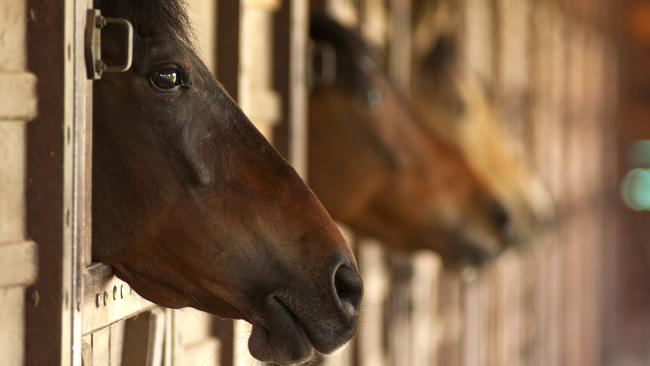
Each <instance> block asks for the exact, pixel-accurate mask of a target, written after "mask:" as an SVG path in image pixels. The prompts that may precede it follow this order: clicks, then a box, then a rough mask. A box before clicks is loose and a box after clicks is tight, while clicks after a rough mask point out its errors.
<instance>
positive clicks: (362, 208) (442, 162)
mask: <svg viewBox="0 0 650 366" xmlns="http://www.w3.org/2000/svg"><path fill="white" fill-rule="evenodd" d="M310 37H311V40H312V42H313V45H314V47H313V48H314V51H313V54H314V57H313V58H314V61H313V69H314V72H313V74H314V77H313V82H312V84H313V90H312V92H311V93H310V96H309V131H308V136H309V144H308V146H309V154H308V155H309V174H308V183H309V184H310V185H311V187H312V188H313V189H314V192H316V195H317V196H318V197H319V198H320V200H321V201H322V202H323V204H324V205H325V207H326V208H327V209H328V210H329V211H330V213H331V214H332V216H333V217H334V218H335V219H336V220H338V221H340V222H342V223H344V224H346V225H347V226H349V227H350V228H351V229H352V230H353V231H355V232H357V233H359V234H360V235H362V236H370V237H374V238H376V239H379V241H380V242H381V243H383V244H384V245H385V246H387V247H388V248H392V249H396V250H398V251H402V252H411V251H414V250H419V249H429V250H435V251H436V252H438V253H439V254H440V255H441V257H442V259H443V263H444V264H445V265H446V266H448V267H451V268H455V267H464V266H482V265H483V264H485V263H488V262H489V261H490V260H491V259H493V258H495V257H496V256H497V255H498V254H499V253H501V252H502V251H503V250H504V249H505V248H507V247H508V245H509V220H510V217H509V213H508V212H507V211H506V210H505V209H504V208H503V205H502V204H501V203H500V202H499V201H498V200H497V199H496V198H495V196H494V194H493V193H492V192H491V191H490V190H489V189H488V188H487V187H486V185H485V184H484V182H483V181H482V180H481V179H480V178H479V177H478V176H477V175H476V174H475V173H474V172H473V171H472V169H471V168H470V166H469V165H468V163H467V161H466V160H465V158H464V157H463V156H462V154H461V152H460V151H459V150H458V149H457V148H455V147H454V146H452V145H451V144H449V143H447V142H445V141H444V140H443V139H442V138H440V137H439V136H438V135H437V134H436V133H434V132H432V131H429V130H427V129H426V128H424V127H423V126H422V123H423V122H422V121H421V119H422V118H421V116H419V114H418V111H417V110H416V109H415V108H413V106H412V105H411V104H410V102H409V101H408V100H407V99H406V98H404V96H402V95H401V94H400V92H399V91H397V89H396V88H395V87H394V86H393V85H392V84H391V83H390V82H389V80H388V77H387V76H386V75H385V73H384V72H383V71H382V69H381V67H380V65H379V63H378V62H377V61H376V59H377V58H376V55H375V54H373V52H372V50H370V48H369V47H368V46H367V44H366V43H364V42H363V40H362V39H361V38H360V37H359V36H358V35H357V34H355V33H354V32H353V31H351V30H349V29H346V28H344V27H343V26H341V25H340V24H339V23H337V22H336V21H335V20H333V19H332V18H330V17H329V16H327V15H324V14H323V13H314V14H313V15H312V17H311V22H310Z"/></svg>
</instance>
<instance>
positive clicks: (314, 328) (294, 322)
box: [248, 294, 358, 364]
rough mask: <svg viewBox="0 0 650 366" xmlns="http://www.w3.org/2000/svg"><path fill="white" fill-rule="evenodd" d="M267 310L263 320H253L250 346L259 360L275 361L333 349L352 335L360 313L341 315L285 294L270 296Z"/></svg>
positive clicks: (296, 359) (302, 359) (304, 357)
mask: <svg viewBox="0 0 650 366" xmlns="http://www.w3.org/2000/svg"><path fill="white" fill-rule="evenodd" d="M307 309H309V310H307ZM305 311H309V312H308V313H306V312H305ZM265 313H266V317H265V318H264V319H263V321H260V322H257V323H256V322H254V323H253V332H252V333H251V336H250V338H249V340H248V348H249V350H250V352H251V354H252V355H253V356H254V357H255V358H257V359H258V360H260V361H265V362H272V363H276V364H296V363H301V362H305V361H308V360H309V359H311V358H313V357H314V356H315V354H316V352H318V353H324V354H326V353H330V352H332V351H334V350H335V349H337V348H338V347H340V346H341V345H343V344H345V343H346V342H347V341H349V340H350V339H351V338H352V336H353V335H354V332H355V330H356V327H357V322H358V319H357V316H354V317H352V318H347V319H343V318H338V317H337V316H334V315H333V313H332V312H330V311H326V309H324V308H321V307H320V306H318V305H316V306H310V305H308V304H304V303H303V304H298V303H295V302H294V301H292V298H291V297H290V296H283V294H276V295H272V296H270V297H269V298H267V301H266V311H265Z"/></svg>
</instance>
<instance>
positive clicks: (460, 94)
mask: <svg viewBox="0 0 650 366" xmlns="http://www.w3.org/2000/svg"><path fill="white" fill-rule="evenodd" d="M414 14H416V20H415V28H414V42H413V43H414V57H413V60H414V61H413V62H414V66H413V83H412V97H413V98H412V99H413V101H414V103H415V104H416V105H417V107H418V110H419V111H420V112H421V113H422V114H423V115H424V116H425V121H426V124H425V125H426V128H427V129H429V130H430V131H431V133H435V134H437V135H439V136H443V137H444V138H445V140H446V141H448V142H450V143H452V144H453V145H455V146H457V147H458V148H459V149H460V150H461V151H462V153H463V155H464V156H465V158H466V159H467V161H468V162H469V163H470V165H471V167H472V169H473V170H475V171H476V172H477V173H478V174H479V175H480V176H481V177H482V178H483V179H484V180H485V181H486V182H487V184H489V187H490V189H491V190H492V191H493V192H495V193H496V194H497V196H498V198H499V201H500V202H502V203H503V204H504V205H505V207H506V209H507V210H508V211H509V212H510V213H512V217H511V218H512V226H511V230H512V236H513V240H514V241H516V242H518V243H524V242H527V241H529V239H531V238H532V237H533V236H534V235H535V234H536V233H538V232H539V231H540V229H541V228H544V227H545V226H547V224H548V223H550V222H551V218H552V216H553V207H552V203H551V199H550V196H549V194H548V192H547V190H546V188H545V186H544V184H543V183H542V181H541V179H540V177H539V176H538V174H537V173H536V171H535V169H534V168H533V167H532V166H531V165H530V164H529V162H527V160H526V158H525V154H524V152H523V149H522V148H521V147H520V145H521V144H519V143H518V141H517V140H516V139H515V138H514V136H512V134H511V133H510V131H508V129H507V126H506V124H505V123H504V122H505V121H504V120H503V119H502V118H500V116H499V115H498V113H497V111H496V108H495V103H494V101H493V100H492V98H491V96H490V93H489V92H488V90H487V89H486V86H485V85H484V84H483V83H481V81H480V80H479V78H478V76H477V75H476V74H474V73H473V72H471V71H469V68H468V67H467V65H465V64H464V63H463V61H464V60H463V59H462V56H461V49H460V48H461V46H460V44H461V43H460V42H461V39H460V37H461V32H460V30H459V24H461V22H460V20H459V18H460V9H459V8H457V7H456V8H455V7H454V3H453V2H452V3H448V2H445V1H426V2H424V1H419V2H417V4H416V7H415V12H414Z"/></svg>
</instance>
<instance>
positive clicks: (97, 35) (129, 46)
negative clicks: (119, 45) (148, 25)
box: [86, 9, 133, 80]
mask: <svg viewBox="0 0 650 366" xmlns="http://www.w3.org/2000/svg"><path fill="white" fill-rule="evenodd" d="M107 26H115V27H120V28H122V31H123V32H122V33H123V34H124V36H125V39H124V43H123V52H122V53H123V54H124V60H123V62H122V63H121V64H118V65H109V64H107V63H106V62H105V61H104V60H103V59H102V29H103V28H104V27H107ZM132 61H133V26H132V25H131V22H129V21H128V20H126V19H121V18H106V17H103V16H102V15H101V13H100V11H99V10H98V9H89V10H88V15H87V17H86V69H87V70H88V79H91V80H98V79H101V77H102V74H103V73H105V72H125V71H128V70H129V69H130V68H131V62H132Z"/></svg>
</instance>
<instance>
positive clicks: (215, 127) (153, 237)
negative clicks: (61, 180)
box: [93, 0, 362, 363]
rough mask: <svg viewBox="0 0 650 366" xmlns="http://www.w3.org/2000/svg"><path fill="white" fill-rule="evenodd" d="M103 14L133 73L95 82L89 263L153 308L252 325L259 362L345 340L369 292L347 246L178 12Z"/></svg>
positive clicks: (173, 6) (112, 0) (120, 0)
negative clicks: (120, 26) (116, 27)
mask: <svg viewBox="0 0 650 366" xmlns="http://www.w3.org/2000/svg"><path fill="white" fill-rule="evenodd" d="M102 11H103V13H104V14H105V15H106V16H111V17H120V18H125V19H128V20H129V21H131V22H132V23H133V25H134V28H135V37H134V38H135V39H134V59H133V67H132V68H131V70H130V71H129V72H127V73H123V74H109V75H106V76H105V77H104V79H102V80H100V81H98V82H96V83H95V85H94V106H93V108H94V112H95V118H94V140H93V143H94V151H93V161H94V167H93V185H94V191H93V196H94V199H93V233H94V235H93V256H94V259H96V260H98V261H101V262H104V263H106V264H109V265H111V266H113V268H114V269H115V272H116V274H117V276H119V277H120V278H122V279H124V280H125V281H127V282H128V283H129V284H130V285H131V286H132V287H133V288H134V289H135V290H136V291H137V292H138V293H139V294H141V295H142V296H144V297H145V298H147V299H149V300H151V301H153V302H155V303H158V304H160V305H163V306H167V307H171V308H180V307H187V306H191V307H194V308H197V309H200V310H203V311H206V312H209V313H213V314H216V315H218V316H221V317H227V318H241V319H244V320H246V321H248V322H250V323H252V325H253V331H252V334H251V336H250V339H249V349H250V351H251V353H252V354H253V356H255V357H256V358H258V359H260V360H263V361H269V362H274V363H289V362H299V361H303V360H306V359H308V358H309V357H311V356H312V354H313V352H314V349H315V350H317V351H319V352H324V353H326V352H331V351H333V350H334V349H336V348H337V347H339V346H341V345H342V344H344V343H345V342H347V341H348V340H349V339H351V337H352V336H353V333H354V331H355V328H356V325H357V317H358V306H359V302H360V299H361V293H362V284H361V280H360V278H359V275H358V274H357V270H356V264H355V260H354V257H353V255H352V253H351V251H350V248H349V247H348V244H347V243H346V241H345V240H344V239H343V237H342V236H341V234H340V232H339V230H338V229H337V227H336V225H335V224H334V222H333V221H332V219H331V218H330V216H329V215H328V213H327V212H326V211H325V209H324V208H323V207H322V205H321V204H320V203H319V201H318V200H317V198H316V197H315V196H314V194H313V193H312V192H311V191H310V189H309V188H308V187H307V186H306V185H305V184H304V183H303V182H302V181H301V179H300V178H299V177H298V175H297V174H296V173H295V172H294V170H293V169H292V168H291V167H290V166H289V165H288V164H287V163H286V162H285V161H284V160H283V159H282V158H281V157H280V156H279V154H278V153H277V152H276V151H275V150H274V149H273V148H272V147H271V146H270V145H269V143H268V142H267V141H266V140H265V139H264V138H263V137H262V135H261V134H260V133H259V132H258V131H257V130H256V129H255V128H254V127H253V125H252V124H251V122H250V121H249V120H248V119H247V118H246V116H245V115H244V114H243V113H242V112H241V110H240V109H239V108H238V107H237V105H236V104H235V103H234V102H233V100H232V99H231V98H230V97H229V96H228V94H227V93H226V92H225V90H224V89H223V87H221V85H219V84H218V82H217V81H216V80H215V79H214V77H213V76H212V75H211V74H210V72H209V71H208V69H207V68H206V66H205V65H204V64H203V62H202V61H201V60H200V59H199V58H198V57H197V54H196V53H195V51H194V49H193V46H192V41H191V38H190V37H189V36H188V34H190V30H189V25H188V20H187V16H186V13H185V9H184V7H183V6H182V4H181V3H180V1H179V0H105V1H103V4H102ZM105 41H106V42H109V43H108V44H107V45H106V47H105V48H106V50H105V51H106V54H107V57H110V56H111V53H112V54H113V57H117V55H116V54H115V47H113V46H114V45H112V44H111V42H110V39H108V38H107V39H105Z"/></svg>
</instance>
